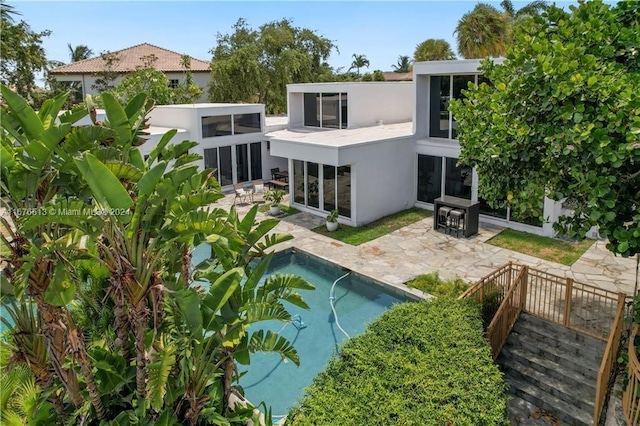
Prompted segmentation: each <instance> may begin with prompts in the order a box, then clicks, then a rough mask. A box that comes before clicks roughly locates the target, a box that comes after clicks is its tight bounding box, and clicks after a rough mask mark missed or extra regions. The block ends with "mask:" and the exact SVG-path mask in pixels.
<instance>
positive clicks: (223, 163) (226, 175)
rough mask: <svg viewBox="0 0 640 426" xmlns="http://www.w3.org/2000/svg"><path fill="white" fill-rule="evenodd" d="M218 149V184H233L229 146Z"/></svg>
mask: <svg viewBox="0 0 640 426" xmlns="http://www.w3.org/2000/svg"><path fill="white" fill-rule="evenodd" d="M219 150H220V185H222V186H226V185H233V164H232V162H231V147H230V146H223V147H220V148H219Z"/></svg>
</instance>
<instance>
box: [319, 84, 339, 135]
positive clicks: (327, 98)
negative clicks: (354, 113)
mask: <svg viewBox="0 0 640 426" xmlns="http://www.w3.org/2000/svg"><path fill="white" fill-rule="evenodd" d="M322 127H328V128H331V129H339V128H340V94H338V93H323V94H322Z"/></svg>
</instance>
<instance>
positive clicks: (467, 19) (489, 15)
mask: <svg viewBox="0 0 640 426" xmlns="http://www.w3.org/2000/svg"><path fill="white" fill-rule="evenodd" d="M500 6H502V9H503V10H502V11H500V10H499V9H497V8H496V7H494V6H493V5H490V4H486V3H478V4H477V5H476V6H475V7H474V8H473V10H471V11H470V12H467V13H465V14H464V15H463V16H462V18H460V21H458V25H457V26H456V30H455V34H456V39H457V43H458V52H459V53H460V55H462V56H463V57H464V58H467V59H470V58H483V57H486V56H492V57H500V56H504V55H505V53H506V51H507V48H508V47H509V46H511V45H512V44H513V33H514V31H515V28H516V27H517V26H518V25H520V24H521V23H522V22H524V21H525V20H527V19H529V18H533V17H535V16H538V15H539V13H540V12H541V11H543V10H545V9H546V7H547V2H546V1H543V0H534V1H533V2H531V3H529V4H527V5H525V6H523V7H522V8H520V9H518V10H516V9H515V7H514V6H513V3H512V2H511V0H503V1H502V2H501V3H500Z"/></svg>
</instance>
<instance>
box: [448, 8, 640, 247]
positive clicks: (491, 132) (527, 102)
mask: <svg viewBox="0 0 640 426" xmlns="http://www.w3.org/2000/svg"><path fill="white" fill-rule="evenodd" d="M568 9H569V10H564V9H561V8H558V7H555V6H551V7H550V8H549V9H548V11H546V12H544V13H543V14H542V16H541V17H536V18H534V19H530V20H527V21H526V22H523V23H522V25H519V26H518V29H517V30H516V32H515V42H514V43H515V44H514V46H513V48H510V49H509V50H508V51H507V57H506V60H505V61H504V63H502V64H493V63H491V62H490V61H485V62H483V64H482V67H481V70H482V72H483V73H484V75H485V77H486V78H487V79H488V80H489V81H490V82H491V84H484V83H483V84H480V86H479V87H478V86H475V85H470V88H469V90H467V91H463V93H464V94H465V96H466V99H458V100H455V99H454V100H452V101H451V104H450V107H449V108H450V110H451V111H452V112H453V116H454V117H456V121H457V123H458V139H459V140H460V147H461V153H460V158H459V161H460V162H461V163H464V164H467V165H469V166H473V167H475V168H476V170H477V171H478V176H479V183H478V191H479V195H480V196H481V197H482V198H484V199H485V200H488V202H489V204H490V205H491V206H492V207H499V203H501V200H508V202H509V203H510V204H511V210H512V212H515V213H519V214H523V217H522V218H523V219H526V216H527V215H529V216H532V217H533V218H536V219H538V220H541V221H544V220H545V219H546V218H545V217H543V213H544V205H543V203H542V202H541V200H542V199H543V197H545V196H546V197H548V198H550V199H552V200H556V201H562V202H565V203H567V204H568V205H570V206H571V207H572V210H573V213H572V214H569V215H563V216H561V217H559V218H558V221H557V222H555V223H554V229H555V230H556V231H557V232H559V233H560V234H563V235H567V236H568V237H570V238H572V239H573V238H578V239H582V238H584V237H585V235H586V234H587V232H588V231H589V230H590V229H591V228H592V227H593V226H598V229H599V232H600V236H602V237H606V238H607V239H608V244H607V248H608V249H609V250H610V251H612V252H613V253H617V254H621V255H622V256H633V255H635V254H638V253H640V210H639V208H638V206H640V90H638V88H639V87H640V54H639V49H638V34H639V33H640V3H638V2H631V1H623V2H618V3H617V4H615V5H608V4H604V3H603V2H601V1H580V2H579V4H578V5H576V6H573V5H572V6H569V8H568Z"/></svg>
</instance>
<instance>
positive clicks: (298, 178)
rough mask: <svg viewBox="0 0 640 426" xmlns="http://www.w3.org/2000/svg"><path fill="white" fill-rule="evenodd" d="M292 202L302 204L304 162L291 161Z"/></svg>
mask: <svg viewBox="0 0 640 426" xmlns="http://www.w3.org/2000/svg"><path fill="white" fill-rule="evenodd" d="M293 201H295V202H296V203H299V204H304V161H300V160H293Z"/></svg>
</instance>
